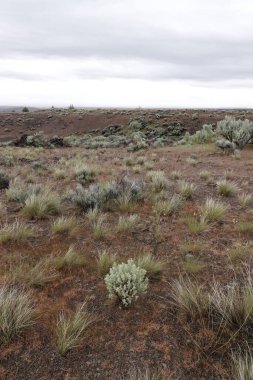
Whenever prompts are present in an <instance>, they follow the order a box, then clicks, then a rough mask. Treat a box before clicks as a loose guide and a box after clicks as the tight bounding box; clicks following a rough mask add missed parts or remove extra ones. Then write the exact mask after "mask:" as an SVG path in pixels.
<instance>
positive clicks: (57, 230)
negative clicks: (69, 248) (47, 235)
mask: <svg viewBox="0 0 253 380" xmlns="http://www.w3.org/2000/svg"><path fill="white" fill-rule="evenodd" d="M76 227H77V223H76V220H75V219H74V218H73V217H64V216H61V217H59V218H58V219H56V220H55V221H54V222H53V224H52V232H53V233H54V234H69V235H70V234H72V233H73V232H74V231H75V230H76Z"/></svg>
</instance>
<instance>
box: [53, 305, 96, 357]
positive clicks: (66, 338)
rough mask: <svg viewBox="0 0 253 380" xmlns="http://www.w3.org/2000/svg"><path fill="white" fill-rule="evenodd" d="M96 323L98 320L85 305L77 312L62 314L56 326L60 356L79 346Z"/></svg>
mask: <svg viewBox="0 0 253 380" xmlns="http://www.w3.org/2000/svg"><path fill="white" fill-rule="evenodd" d="M95 321H96V318H95V317H94V316H93V315H92V314H90V313H89V312H88V311H87V310H86V304H85V303H84V304H82V305H81V306H80V307H78V308H77V310H76V311H75V312H72V313H66V312H61V313H60V314H59V315H58V319H57V324H56V344H57V347H58V350H59V352H60V354H62V355H64V354H66V353H67V352H68V351H69V350H71V349H72V348H74V347H77V346H79V345H80V343H81V341H82V340H83V339H84V338H85V336H86V335H87V334H88V329H89V328H90V327H91V325H92V324H93V323H94V322H95Z"/></svg>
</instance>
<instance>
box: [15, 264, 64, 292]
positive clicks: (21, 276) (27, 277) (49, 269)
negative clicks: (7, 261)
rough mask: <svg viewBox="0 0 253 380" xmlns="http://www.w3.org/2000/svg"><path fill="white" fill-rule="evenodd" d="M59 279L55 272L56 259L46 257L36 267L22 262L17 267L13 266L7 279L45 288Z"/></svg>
mask: <svg viewBox="0 0 253 380" xmlns="http://www.w3.org/2000/svg"><path fill="white" fill-rule="evenodd" d="M57 277H58V273H57V272H56V270H55V258H54V257H46V258H43V259H41V260H40V261H38V262H37V263H36V264H35V265H33V264H31V263H26V262H20V263H19V264H18V265H17V266H11V268H10V270H9V272H8V274H7V278H8V279H9V280H10V281H12V282H18V283H21V284H27V285H29V286H34V287H44V286H45V285H47V284H49V283H50V282H52V281H54V280H55V279H56V278H57Z"/></svg>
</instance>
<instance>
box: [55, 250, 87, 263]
mask: <svg viewBox="0 0 253 380" xmlns="http://www.w3.org/2000/svg"><path fill="white" fill-rule="evenodd" d="M85 261H86V260H85V257H84V256H83V255H81V254H80V253H79V252H78V251H77V250H76V249H75V248H74V246H72V245H71V246H70V247H69V249H68V250H67V252H66V253H64V255H59V256H57V257H56V258H55V267H56V269H64V268H69V269H71V268H75V267H79V266H82V265H84V264H85Z"/></svg>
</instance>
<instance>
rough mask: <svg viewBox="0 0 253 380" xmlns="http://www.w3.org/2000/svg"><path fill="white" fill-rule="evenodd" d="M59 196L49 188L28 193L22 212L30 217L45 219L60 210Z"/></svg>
mask: <svg viewBox="0 0 253 380" xmlns="http://www.w3.org/2000/svg"><path fill="white" fill-rule="evenodd" d="M61 210H62V206H61V203H60V200H59V196H58V195H57V194H56V193H55V192H53V191H52V190H51V189H50V188H46V189H43V191H41V192H40V193H39V194H32V195H30V196H29V197H28V198H27V199H26V201H25V205H24V207H23V210H22V212H23V214H24V215H26V216H28V217H29V218H31V219H45V218H47V217H49V216H51V215H57V214H59V213H60V212H61Z"/></svg>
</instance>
